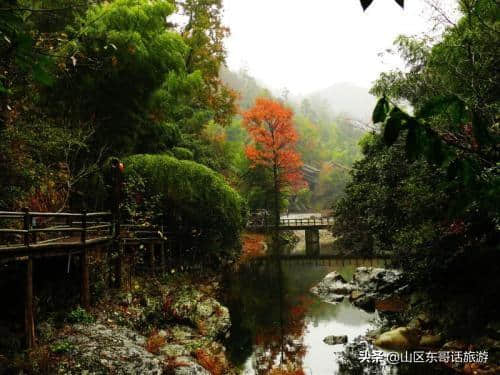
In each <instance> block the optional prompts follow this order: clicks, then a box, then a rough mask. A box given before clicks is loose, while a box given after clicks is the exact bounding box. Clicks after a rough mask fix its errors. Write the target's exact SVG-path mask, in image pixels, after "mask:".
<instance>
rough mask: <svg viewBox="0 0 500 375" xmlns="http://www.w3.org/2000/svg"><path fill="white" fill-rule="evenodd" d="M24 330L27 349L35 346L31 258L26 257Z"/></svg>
mask: <svg viewBox="0 0 500 375" xmlns="http://www.w3.org/2000/svg"><path fill="white" fill-rule="evenodd" d="M24 326H25V332H26V345H27V347H28V349H31V348H33V347H35V345H36V337H35V317H34V313H33V258H32V257H31V256H30V257H28V261H27V264H26V304H25V325H24Z"/></svg>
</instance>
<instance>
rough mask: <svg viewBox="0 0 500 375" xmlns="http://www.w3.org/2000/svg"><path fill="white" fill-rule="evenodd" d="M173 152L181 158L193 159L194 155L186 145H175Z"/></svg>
mask: <svg viewBox="0 0 500 375" xmlns="http://www.w3.org/2000/svg"><path fill="white" fill-rule="evenodd" d="M172 153H173V155H174V156H175V157H176V158H177V159H179V160H193V157H194V154H193V152H192V151H191V150H188V149H187V148H184V147H174V148H173V149H172Z"/></svg>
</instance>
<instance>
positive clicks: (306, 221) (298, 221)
mask: <svg viewBox="0 0 500 375" xmlns="http://www.w3.org/2000/svg"><path fill="white" fill-rule="evenodd" d="M331 224H333V218H331V217H309V218H283V219H280V225H283V226H290V227H293V226H297V227H300V226H320V225H331Z"/></svg>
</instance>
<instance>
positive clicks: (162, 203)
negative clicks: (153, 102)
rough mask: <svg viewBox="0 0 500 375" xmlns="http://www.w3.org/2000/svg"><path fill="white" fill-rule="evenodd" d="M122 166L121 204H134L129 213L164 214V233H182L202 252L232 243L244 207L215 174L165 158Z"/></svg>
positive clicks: (145, 156)
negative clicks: (123, 196) (124, 200)
mask: <svg viewBox="0 0 500 375" xmlns="http://www.w3.org/2000/svg"><path fill="white" fill-rule="evenodd" d="M124 163H125V166H126V167H125V181H126V184H127V186H126V190H127V200H128V202H129V205H132V206H134V205H135V206H136V207H134V208H133V209H131V212H132V211H133V212H136V213H139V212H140V211H141V210H144V209H149V210H151V209H153V210H155V211H157V213H165V217H166V225H167V228H168V230H169V231H173V232H175V233H176V235H182V234H184V235H185V240H188V241H190V240H195V241H197V242H196V243H195V244H203V248H204V249H207V248H209V249H218V250H221V249H229V248H234V247H235V246H236V245H237V244H238V242H239V232H240V231H241V230H242V228H243V226H244V223H245V217H246V205H245V204H244V201H243V199H242V198H241V197H240V195H239V194H238V193H237V192H236V191H235V190H234V189H232V188H231V187H230V186H229V185H228V184H227V183H226V182H225V180H224V178H223V177H222V176H221V175H219V174H218V173H216V172H215V171H213V170H211V169H210V168H207V167H205V166H203V165H201V164H198V163H195V162H193V161H188V160H178V159H176V158H173V157H170V156H168V155H148V154H141V155H133V156H130V157H128V158H126V159H125V160H124ZM151 204H153V206H154V207H151ZM189 245H190V244H189V243H187V245H186V246H189ZM191 245H192V244H191Z"/></svg>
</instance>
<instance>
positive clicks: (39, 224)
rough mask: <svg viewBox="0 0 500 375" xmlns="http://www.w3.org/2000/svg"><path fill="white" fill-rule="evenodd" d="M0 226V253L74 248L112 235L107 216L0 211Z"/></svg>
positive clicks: (88, 213) (109, 215) (89, 213)
mask: <svg viewBox="0 0 500 375" xmlns="http://www.w3.org/2000/svg"><path fill="white" fill-rule="evenodd" d="M0 222H1V223H2V224H1V225H2V226H3V227H4V228H0V250H3V249H10V250H12V249H18V250H21V249H28V248H33V249H35V248H41V247H44V246H50V245H53V244H55V243H64V244H66V245H69V244H71V245H72V246H77V245H78V244H81V245H83V244H85V243H87V242H92V241H96V240H98V239H100V240H106V239H111V238H113V237H114V236H115V234H116V233H115V231H116V225H115V223H114V222H113V218H112V214H111V213H110V212H86V211H82V212H80V213H67V212H64V213H62V212H61V213H54V212H32V211H28V210H25V211H23V212H9V211H0ZM5 227H6V228H5Z"/></svg>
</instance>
